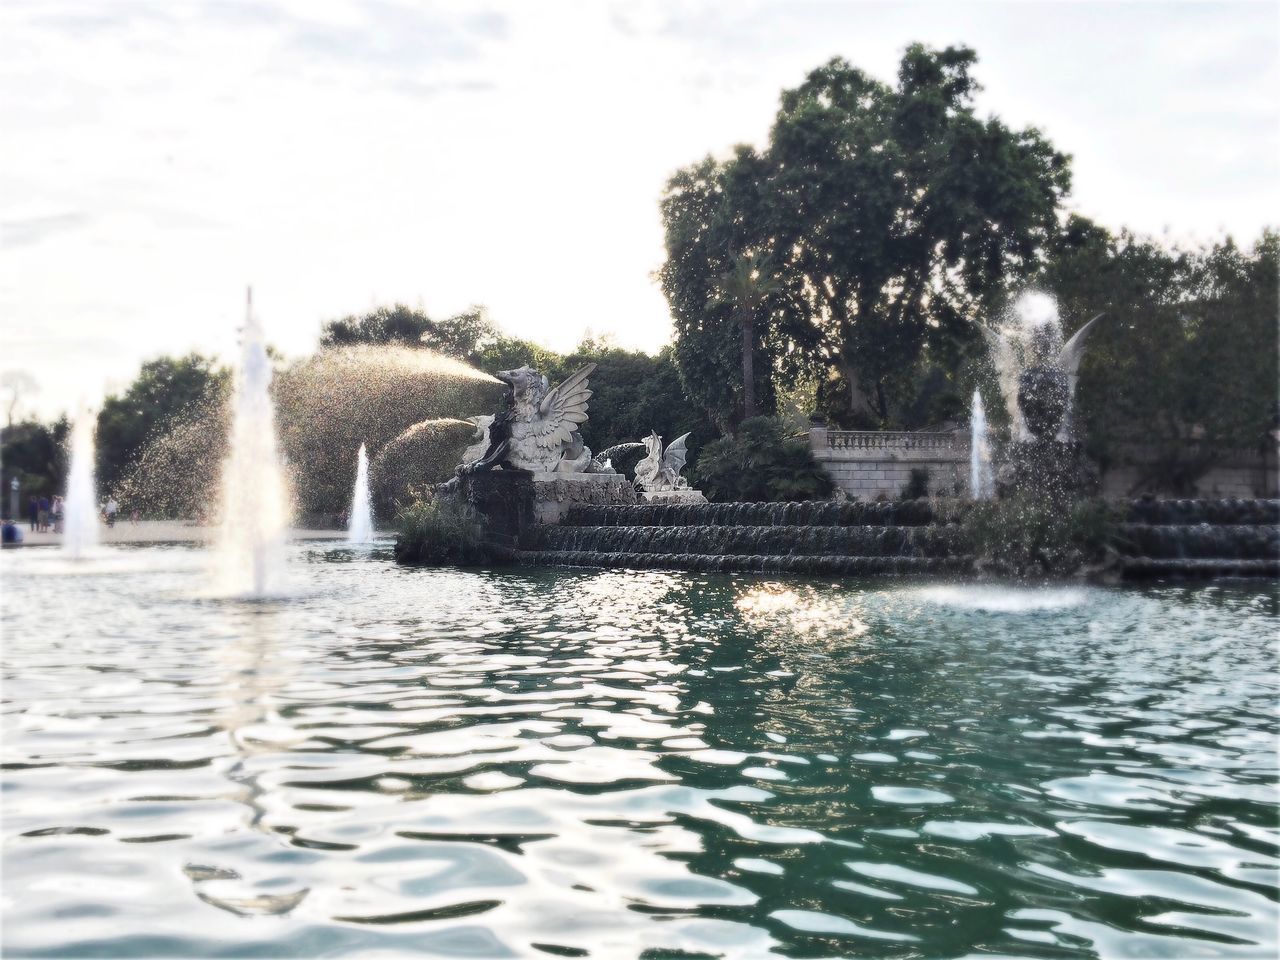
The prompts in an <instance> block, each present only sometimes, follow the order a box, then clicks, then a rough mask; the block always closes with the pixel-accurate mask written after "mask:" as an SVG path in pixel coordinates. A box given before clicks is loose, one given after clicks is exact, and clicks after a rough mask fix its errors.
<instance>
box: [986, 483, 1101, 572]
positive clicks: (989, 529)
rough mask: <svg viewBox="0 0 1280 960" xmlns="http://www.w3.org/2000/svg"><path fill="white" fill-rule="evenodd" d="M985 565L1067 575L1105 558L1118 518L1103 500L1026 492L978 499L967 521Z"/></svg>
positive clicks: (991, 567) (1013, 570)
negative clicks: (1061, 499)
mask: <svg viewBox="0 0 1280 960" xmlns="http://www.w3.org/2000/svg"><path fill="white" fill-rule="evenodd" d="M964 526H965V530H966V532H967V535H968V540H969V544H970V547H971V549H972V550H973V552H974V554H975V555H976V557H977V562H978V565H979V566H980V567H987V568H989V569H992V570H995V571H996V572H998V573H1006V574H1013V575H1016V576H1029V575H1037V574H1039V575H1049V576H1064V575H1068V574H1073V573H1077V572H1079V571H1080V570H1081V569H1082V568H1084V567H1085V566H1087V565H1089V564H1095V563H1098V562H1099V561H1101V560H1103V559H1104V557H1105V556H1106V553H1107V548H1108V547H1109V546H1110V545H1111V543H1112V542H1113V540H1114V537H1115V533H1116V520H1115V515H1114V514H1113V512H1112V509H1111V507H1109V506H1108V505H1107V503H1106V502H1105V501H1103V500H1100V499H1097V500H1077V501H1074V502H1071V503H1065V504H1064V503H1057V502H1054V501H1051V500H1049V499H1047V498H1045V497H1037V496H1034V495H1030V494H1021V495H1018V496H1014V497H1009V498H1007V499H1004V500H989V501H985V502H982V503H976V504H974V505H973V507H972V509H970V511H969V512H968V515H967V517H966V518H965V521H964Z"/></svg>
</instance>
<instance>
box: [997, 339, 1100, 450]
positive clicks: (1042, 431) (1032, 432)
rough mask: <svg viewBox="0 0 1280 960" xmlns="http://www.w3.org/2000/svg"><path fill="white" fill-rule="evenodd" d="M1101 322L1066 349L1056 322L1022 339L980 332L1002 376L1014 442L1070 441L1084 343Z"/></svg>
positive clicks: (1067, 343)
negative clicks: (1032, 439)
mask: <svg viewBox="0 0 1280 960" xmlns="http://www.w3.org/2000/svg"><path fill="white" fill-rule="evenodd" d="M1101 319H1102V314H1098V315H1097V316H1096V317H1094V318H1093V319H1092V320H1090V321H1089V322H1088V323H1086V324H1085V325H1084V326H1082V327H1081V328H1080V329H1079V330H1077V331H1076V332H1075V335H1074V336H1073V337H1072V338H1071V339H1070V340H1068V341H1066V343H1063V341H1062V329H1061V327H1059V326H1058V324H1057V322H1056V320H1055V321H1054V322H1052V323H1044V324H1040V325H1038V326H1036V327H1034V328H1033V329H1031V330H1030V331H1024V332H1022V336H1012V335H1010V334H1009V333H1006V332H1002V331H1000V330H995V329H992V328H990V327H981V328H980V329H981V330H982V333H983V335H984V336H985V337H986V340H987V345H988V347H989V349H990V350H991V354H992V358H993V359H994V360H995V364H996V368H997V370H998V371H999V372H1000V378H1001V384H1000V387H1001V391H1002V392H1003V393H1004V394H1005V397H1006V398H1007V399H1008V402H1009V413H1010V416H1011V418H1012V420H1013V432H1014V438H1015V439H1027V438H1028V437H1031V436H1056V438H1057V439H1059V440H1064V441H1065V440H1068V439H1070V438H1071V434H1072V423H1071V413H1072V407H1073V405H1074V399H1075V393H1076V381H1077V380H1078V379H1079V371H1080V360H1081V358H1082V357H1083V356H1084V344H1085V340H1087V339H1088V337H1089V334H1090V333H1092V332H1093V329H1094V326H1095V325H1096V324H1097V322H1098V321H1099V320H1101ZM1015 401H1016V402H1015Z"/></svg>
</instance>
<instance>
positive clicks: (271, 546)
mask: <svg viewBox="0 0 1280 960" xmlns="http://www.w3.org/2000/svg"><path fill="white" fill-rule="evenodd" d="M271 377H272V371H271V361H270V359H269V358H268V357H267V349H266V341H265V338H264V336H263V331H262V326H261V324H260V323H259V322H258V319H257V317H255V316H254V313H253V296H252V291H251V292H250V295H249V299H248V303H247V307H246V311H245V324H244V330H243V333H242V337H241V352H240V361H239V365H238V366H237V368H236V384H235V393H234V396H233V398H232V411H231V432H230V437H229V450H228V454H227V459H226V460H225V461H224V463H223V469H222V527H221V531H220V535H219V540H218V549H217V558H218V582H219V587H220V588H221V589H222V590H224V591H226V592H228V593H231V594H233V595H237V596H238V595H248V596H254V597H262V596H266V595H268V594H270V593H275V592H278V591H279V590H280V589H281V588H282V587H283V585H284V579H285V563H284V539H285V531H286V528H287V523H288V516H289V510H288V503H289V498H288V495H287V492H286V487H285V482H284V473H283V471H282V469H281V464H280V456H279V453H278V450H277V444H276V427H275V411H274V408H273V406H272V402H271Z"/></svg>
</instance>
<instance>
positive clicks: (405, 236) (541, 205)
mask: <svg viewBox="0 0 1280 960" xmlns="http://www.w3.org/2000/svg"><path fill="white" fill-rule="evenodd" d="M914 41H920V42H923V43H926V44H929V45H932V46H945V45H948V44H957V43H963V44H966V45H968V46H971V47H973V48H974V49H975V50H976V51H977V53H978V57H979V63H978V65H977V68H976V71H975V72H976V76H977V79H978V80H979V82H980V83H981V84H982V85H983V90H982V92H981V93H980V94H979V95H978V97H977V105H978V109H979V112H980V113H982V114H988V113H994V114H998V115H999V116H1000V117H1002V118H1003V119H1004V121H1005V122H1006V123H1008V124H1010V125H1012V126H1016V127H1022V126H1036V127H1039V128H1040V129H1041V130H1042V131H1044V132H1045V134H1046V135H1047V136H1048V137H1049V138H1050V140H1051V141H1052V142H1053V144H1054V145H1055V146H1056V147H1057V148H1058V149H1060V150H1062V151H1065V152H1067V153H1070V154H1071V155H1072V157H1073V171H1074V187H1073V191H1072V195H1071V198H1070V202H1069V209H1071V210H1073V211H1076V212H1079V213H1082V214H1084V215H1086V216H1089V217H1091V218H1093V219H1095V220H1097V221H1099V222H1101V223H1103V224H1105V225H1107V226H1109V227H1112V228H1113V229H1118V228H1121V227H1129V228H1131V229H1134V230H1137V231H1139V232H1142V233H1147V234H1152V235H1155V236H1158V237H1162V238H1164V239H1166V240H1168V241H1169V242H1183V243H1186V242H1203V241H1208V240H1214V239H1218V238H1220V237H1222V236H1223V235H1224V234H1225V233H1231V234H1232V235H1234V236H1236V237H1237V238H1238V239H1240V240H1242V241H1243V242H1246V243H1250V242H1252V241H1253V240H1254V239H1256V238H1257V236H1258V235H1259V233H1260V232H1261V230H1262V228H1263V227H1264V226H1267V225H1276V224H1277V222H1278V221H1280V217H1278V216H1277V212H1278V209H1280V208H1278V206H1277V200H1278V199H1280V189H1278V184H1280V98H1278V97H1277V96H1276V93H1275V91H1276V90H1280V5H1277V4H1275V3H1273V2H1266V0H1264V2H1257V3H1238V2H1236V3H1190V2H1180V3H1158V2H1146V3H1118V2H1117V3H1112V2H1100V0H1095V2H1089V3H1075V2H1071V3H1068V2H1060V3H1032V2H1017V3H998V2H946V3H909V2H901V3H870V2H868V3H856V2H806V0H789V2H781V0H778V2H763V0H762V2H754V0H732V2H730V0H723V2H715V3H699V2H693V0H685V2H646V0H626V2H619V3H610V2H604V0H599V2H586V0H582V2H551V0H519V2H511V3H502V2H498V3H487V2H483V0H472V2H467V3H430V2H421V0H415V2H410V0H366V2H358V3H357V2H337V0H296V2H295V0H252V2H250V0H161V2H147V0H77V2H62V0H32V2H24V0H4V2H3V3H0V372H3V371H11V370H21V371H25V372H26V373H28V374H30V375H31V376H32V377H33V378H34V380H35V382H36V385H37V387H38V390H37V391H35V392H32V393H30V394H29V395H28V397H27V398H26V399H25V401H24V404H23V406H24V408H25V410H26V411H28V412H34V413H36V414H38V415H40V416H45V417H48V416H53V415H56V414H57V413H60V412H62V411H64V410H69V411H73V410H75V409H77V408H78V407H79V405H80V404H81V403H88V404H90V405H96V404H98V403H100V402H101V400H102V398H103V397H104V396H105V395H107V394H109V393H111V392H117V391H119V390H121V389H123V388H124V387H125V386H127V384H128V383H129V382H130V380H131V379H132V378H133V377H134V375H135V374H136V373H137V370H138V367H139V365H140V363H141V362H142V361H144V360H146V359H148V358H151V357H155V356H158V355H161V354H166V353H170V354H172V353H185V352H187V351H189V350H198V351H201V352H204V353H209V354H215V355H218V356H220V357H222V358H225V359H230V358H231V357H232V356H233V355H234V352H235V342H236V328H237V326H238V325H239V323H240V322H241V319H242V316H243V310H244V307H243V304H244V296H245V288H246V286H248V285H250V284H251V285H252V286H253V289H254V303H255V305H256V308H257V312H258V313H259V315H260V316H261V319H262V322H263V324H264V325H265V327H266V330H267V333H268V337H269V338H270V340H271V341H272V342H273V343H274V344H276V345H277V346H278V347H279V348H280V349H281V350H282V351H283V352H284V353H285V354H286V355H287V356H293V355H299V354H305V353H306V352H308V351H310V350H311V349H312V348H314V346H315V344H316V341H317V338H318V336H319V332H320V328H321V325H322V324H323V323H324V321H326V320H330V319H334V318H337V317H340V316H344V315H347V314H350V313H357V312H361V311H365V310H368V309H370V308H372V307H374V306H376V305H380V304H390V303H393V302H397V301H398V302H404V303H408V304H410V305H413V306H420V307H422V308H424V309H426V310H427V311H428V312H429V313H430V314H432V315H433V316H441V317H443V316H447V315H449V314H451V313H453V312H456V311H459V310H462V309H464V308H466V307H467V306H469V305H471V304H476V303H479V304H484V305H485V306H486V307H487V308H488V309H489V312H490V315H491V316H492V317H493V319H494V320H495V321H496V322H497V323H498V324H499V325H500V326H502V327H503V328H504V329H505V330H507V331H508V332H510V333H512V334H515V335H518V336H522V337H526V338H529V339H533V340H536V341H539V342H541V343H543V344H545V345H547V346H550V347H552V348H555V349H559V350H565V349H569V348H571V347H572V346H574V345H575V344H576V343H577V342H578V341H579V340H580V339H581V338H582V336H583V335H584V334H585V333H587V332H588V331H589V332H591V333H594V334H596V335H602V334H609V335H612V336H613V337H614V339H615V340H616V341H617V342H618V343H619V344H620V345H622V346H626V347H633V348H639V349H645V350H655V349H657V348H658V347H660V346H661V345H662V344H663V343H665V342H666V341H667V340H668V339H669V338H670V335H671V324H670V316H669V313H668V310H667V307H666V302H665V300H664V298H663V296H662V293H661V291H660V289H659V288H658V286H657V284H656V283H655V281H654V279H653V271H654V270H655V269H656V268H657V267H658V266H659V265H660V264H661V262H662V259H663V246H662V226H661V221H660V216H659V210H658V202H659V198H660V196H661V193H662V189H663V184H664V183H665V181H666V179H667V177H668V176H669V175H670V174H671V173H672V172H673V171H674V170H676V169H677V168H679V167H681V166H683V165H686V164H688V163H691V162H694V161H696V160H698V159H700V158H701V157H703V156H705V155H706V154H708V153H713V154H716V155H725V154H727V153H728V151H729V149H730V148H731V147H732V146H733V145H734V144H735V143H744V142H745V143H755V144H758V145H759V144H763V143H764V141H765V140H766V138H767V136H768V131H769V126H770V124H771V122H772V119H773V116H774V114H775V112H776V110H777V105H778V95H779V92H780V91H781V90H783V89H784V88H787V87H793V86H796V85H797V84H799V83H800V82H801V81H802V80H803V78H804V76H805V74H806V73H807V72H808V71H809V70H811V69H813V68H814V67H816V66H818V65H819V64H821V63H823V62H825V61H826V60H827V59H829V58H830V57H832V56H842V57H844V58H846V59H847V60H849V61H850V62H852V63H853V64H855V65H857V66H859V67H861V68H863V69H865V70H867V71H869V72H870V73H872V74H875V75H877V76H879V77H881V78H883V79H884V80H886V81H891V80H892V79H893V77H894V74H895V71H896V66H897V63H898V60H899V58H900V57H901V54H902V51H903V49H904V48H905V47H906V46H907V45H908V44H909V43H912V42H914Z"/></svg>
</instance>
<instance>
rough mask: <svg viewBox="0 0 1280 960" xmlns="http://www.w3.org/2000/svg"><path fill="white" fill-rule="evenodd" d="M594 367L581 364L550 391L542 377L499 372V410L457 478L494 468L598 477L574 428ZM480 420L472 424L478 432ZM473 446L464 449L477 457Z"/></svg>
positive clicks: (582, 419)
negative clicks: (502, 385) (502, 390)
mask: <svg viewBox="0 0 1280 960" xmlns="http://www.w3.org/2000/svg"><path fill="white" fill-rule="evenodd" d="M595 368H596V365H595V364H594V363H590V364H587V366H585V367H583V368H582V369H581V370H579V371H578V372H577V373H575V374H573V375H572V376H571V377H569V378H568V379H567V380H565V381H564V382H563V383H561V384H560V385H559V386H557V387H556V388H555V389H549V387H550V384H549V382H548V380H547V378H546V377H544V376H543V375H542V374H540V373H539V372H538V371H537V370H534V369H532V368H530V367H528V366H523V367H519V368H517V369H515V370H501V371H499V372H498V375H497V376H498V379H499V380H501V381H503V382H504V383H506V384H507V390H506V392H505V393H504V394H503V398H502V409H501V410H499V411H498V413H497V414H495V415H494V416H493V417H492V418H491V419H490V420H489V422H488V424H487V426H486V427H485V429H484V438H483V440H482V441H481V442H483V443H485V447H484V450H483V452H482V453H480V455H479V456H478V457H476V458H474V459H471V460H469V461H467V462H464V464H463V466H461V467H459V473H460V474H462V475H469V474H472V473H477V472H481V471H485V470H490V469H492V468H494V467H503V468H505V469H510V470H524V471H527V472H529V473H534V474H540V473H558V474H565V473H603V472H605V470H604V468H603V467H602V465H600V464H596V463H595V462H594V461H592V459H591V451H590V450H589V449H587V447H586V446H585V445H584V444H583V442H582V434H581V432H579V427H581V426H582V424H584V423H586V422H587V401H588V400H590V399H591V390H590V389H589V387H588V377H590V375H591V373H592V371H593V370H595ZM480 421H481V418H477V424H476V426H477V429H480ZM479 446H480V445H479V444H477V445H476V446H474V447H471V448H469V449H468V451H467V453H468V454H469V455H471V454H474V453H476V452H477V448H478V447H479Z"/></svg>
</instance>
